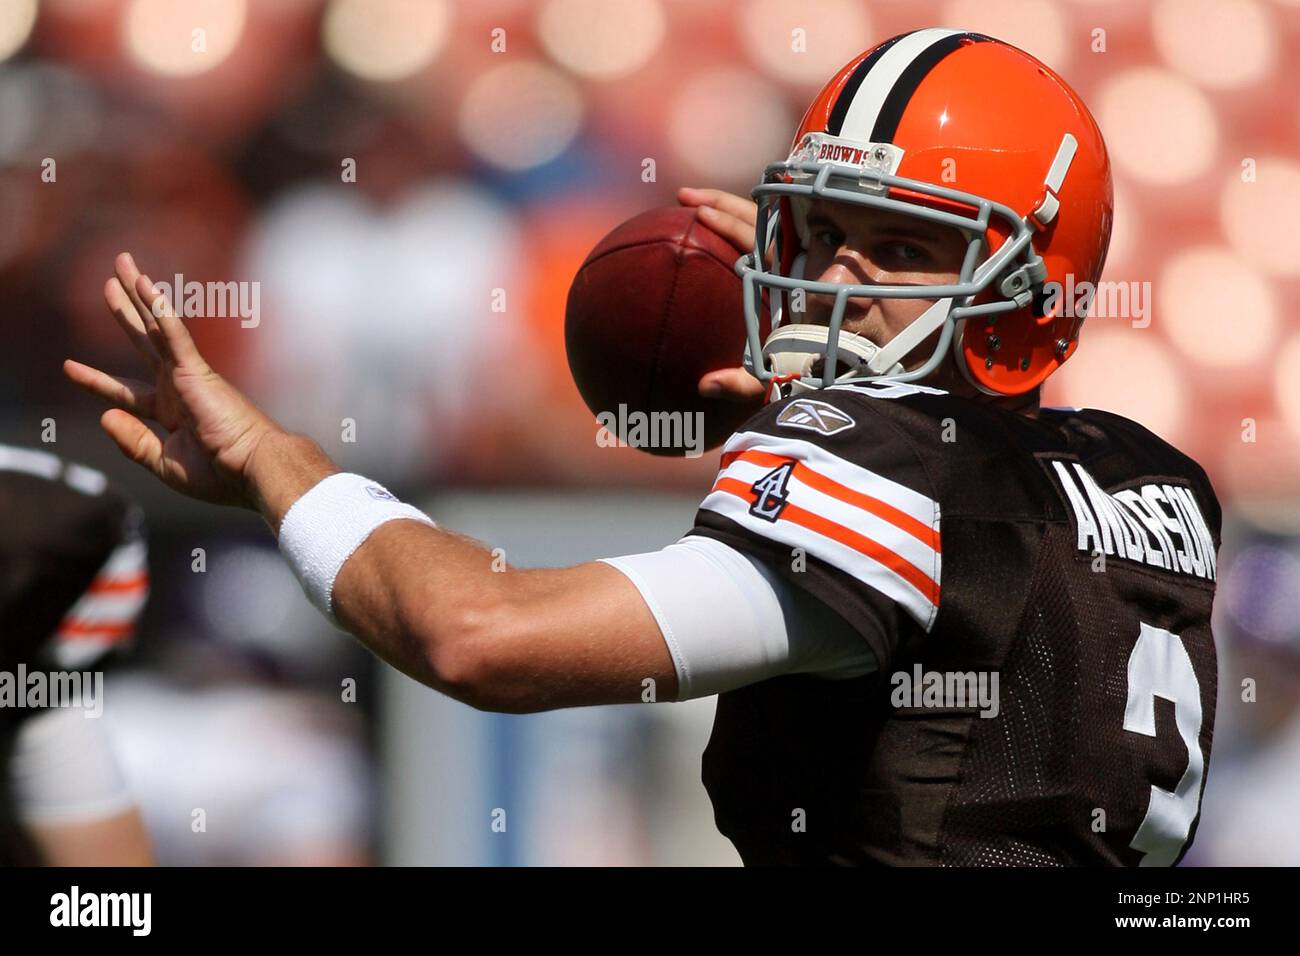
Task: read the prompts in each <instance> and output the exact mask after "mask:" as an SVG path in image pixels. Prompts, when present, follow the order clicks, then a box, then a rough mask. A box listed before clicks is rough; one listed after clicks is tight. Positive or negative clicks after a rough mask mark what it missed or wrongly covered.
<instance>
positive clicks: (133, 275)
mask: <svg viewBox="0 0 1300 956" xmlns="http://www.w3.org/2000/svg"><path fill="white" fill-rule="evenodd" d="M113 271H114V272H115V273H117V281H118V282H120V283H122V288H123V289H125V290H126V294H127V297H128V298H129V299H130V300H131V304H132V305H133V306H134V307H135V311H136V315H137V317H138V318H139V319H140V322H141V324H142V325H143V326H144V327H145V328H146V330H147V329H148V325H149V323H148V321H147V319H148V318H149V307H148V306H147V305H145V303H144V300H143V299H141V298H140V293H139V292H138V291H136V282H137V281H138V280H139V278H140V269H139V267H137V266H136V264H135V257H134V256H132V255H131V253H129V252H122V253H119V254H118V256H117V258H116V259H114V260H113Z"/></svg>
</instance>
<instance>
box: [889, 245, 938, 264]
mask: <svg viewBox="0 0 1300 956" xmlns="http://www.w3.org/2000/svg"><path fill="white" fill-rule="evenodd" d="M878 249H879V252H880V257H881V261H882V262H884V263H888V264H899V263H902V264H905V265H916V264H919V263H924V262H926V261H928V260H929V258H930V254H929V252H927V251H926V250H925V248H924V247H922V246H918V245H916V244H915V243H911V242H903V241H892V242H884V243H881V245H880V246H879V247H878Z"/></svg>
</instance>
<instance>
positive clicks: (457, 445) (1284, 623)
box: [0, 0, 1300, 864]
mask: <svg viewBox="0 0 1300 956" xmlns="http://www.w3.org/2000/svg"><path fill="white" fill-rule="evenodd" d="M921 26H957V27H962V28H965V29H972V30H976V31H980V32H984V33H989V34H992V35H994V36H997V37H1000V38H1002V39H1005V40H1007V41H1009V42H1011V43H1014V44H1016V45H1019V46H1021V47H1023V48H1024V49H1026V50H1028V51H1029V52H1031V53H1033V54H1034V55H1036V56H1038V57H1039V58H1040V59H1042V60H1044V61H1045V62H1046V63H1048V64H1049V65H1051V66H1052V67H1053V68H1055V69H1056V70H1057V71H1059V72H1060V73H1061V74H1063V75H1064V76H1065V77H1066V78H1067V79H1068V80H1069V81H1070V82H1071V84H1072V85H1074V86H1075V87H1076V88H1077V89H1078V90H1079V92H1080V93H1081V94H1082V96H1083V98H1084V99H1085V101H1086V102H1088V103H1089V104H1090V105H1091V107H1092V109H1093V111H1094V113H1095V115H1096V116H1097V118H1098V121H1099V123H1100V125H1101V127H1102V130H1103V133H1104V134H1105V136H1106V138H1107V142H1108V145H1109V148H1110V151H1111V157H1112V162H1113V165H1114V174H1115V188H1116V216H1115V237H1114V241H1113V243H1112V246H1111V253H1110V258H1109V260H1108V264H1107V270H1106V276H1105V278H1107V279H1110V280H1115V281H1127V282H1149V283H1150V289H1151V306H1152V308H1151V312H1150V316H1149V318H1150V321H1149V323H1136V322H1134V321H1132V320H1130V319H1115V318H1111V319H1098V320H1095V321H1093V322H1090V323H1089V324H1087V325H1085V327H1084V331H1083V336H1082V348H1081V349H1080V350H1079V352H1078V354H1077V356H1076V357H1074V358H1073V359H1072V360H1071V361H1070V363H1069V364H1067V365H1066V366H1065V367H1064V369H1063V370H1062V371H1061V373H1059V374H1058V375H1057V376H1055V377H1054V378H1053V379H1052V380H1051V382H1050V384H1049V387H1048V388H1047V395H1046V403H1047V404H1057V405H1080V406H1098V407H1104V408H1108V409H1111V410H1113V411H1117V412H1119V413H1121V414H1125V415H1128V416H1130V417H1132V418H1134V419H1136V420H1138V421H1140V422H1142V423H1143V424H1145V425H1147V426H1148V427H1149V428H1151V429H1152V430H1154V431H1155V432H1157V433H1158V434H1160V435H1161V436H1163V437H1164V438H1166V439H1168V440H1169V441H1171V442H1173V443H1174V444H1175V445H1177V446H1178V447H1180V448H1182V449H1183V450H1185V451H1187V452H1188V453H1189V454H1191V455H1192V456H1193V457H1195V458H1197V459H1198V460H1199V461H1200V462H1202V463H1203V464H1204V466H1205V467H1206V469H1207V471H1208V472H1209V473H1210V475H1211V478H1212V479H1213V481H1214V483H1215V485H1216V487H1217V489H1218V491H1219V494H1220V497H1221V499H1222V501H1223V503H1224V506H1225V512H1226V520H1225V532H1224V548H1223V554H1222V556H1221V559H1220V568H1221V577H1220V592H1219V598H1218V601H1217V605H1216V615H1217V617H1216V634H1217V635H1218V638H1219V641H1220V668H1221V678H1220V690H1221V694H1220V705H1219V715H1218V724H1217V729H1216V735H1215V736H1216V739H1215V747H1214V754H1213V760H1212V763H1211V772H1210V783H1209V791H1208V793H1207V796H1206V802H1205V809H1204V814H1203V821H1202V828H1201V833H1200V836H1199V838H1198V841H1197V843H1196V845H1195V847H1194V849H1193V851H1192V854H1191V856H1190V857H1189V862H1196V863H1223V864H1237V863H1290V864H1296V863H1300V816H1297V814H1296V813H1295V811H1294V806H1295V802H1294V800H1295V798H1294V795H1295V793H1296V792H1297V790H1300V539H1298V538H1297V537H1296V535H1297V534H1300V501H1298V500H1297V490H1298V489H1300V315H1298V313H1297V309H1296V305H1297V293H1298V292H1300V242H1297V240H1296V238H1295V224H1296V222H1298V221H1300V160H1298V159H1297V155H1300V150H1298V149H1297V147H1298V146H1300V98H1298V97H1297V92H1296V91H1297V89H1300V3H1297V2H1296V0H1153V2H1144V0H1137V2H1135V0H944V2H937V0H869V2H868V0H806V2H801V3H790V2H787V0H3V2H0V304H2V305H0V307H2V308H3V317H4V321H3V323H0V399H2V400H0V441H4V442H8V443H13V444H19V445H28V446H37V445H39V444H40V443H41V441H42V435H43V432H45V433H46V437H48V425H49V422H50V421H52V422H53V423H54V424H55V426H56V429H57V441H56V443H55V444H54V445H53V446H51V450H54V451H57V452H58V453H59V454H61V455H63V456H65V457H67V458H71V459H73V460H77V461H82V462H85V463H87V464H91V465H94V466H96V467H100V468H103V469H105V470H106V471H107V472H108V474H109V475H110V477H111V478H112V479H113V480H114V481H116V482H119V483H120V484H122V485H123V486H124V487H125V488H126V489H127V491H128V492H129V493H130V494H132V495H133V496H134V497H135V498H136V500H137V501H138V502H140V504H141V505H142V506H143V507H144V510H145V513H146V515H147V519H148V525H149V544H150V555H151V557H150V566H151V574H152V597H151V600H150V603H149V606H148V609H147V610H146V612H145V615H144V618H143V620H142V622H141V625H140V628H139V632H138V636H137V641H136V646H135V650H134V653H133V654H132V656H131V658H130V659H129V661H127V662H126V663H125V666H124V667H122V668H120V669H119V670H118V671H117V672H116V673H115V674H113V675H112V676H111V678H110V683H109V685H108V702H107V710H108V720H109V721H110V727H111V729H112V732H113V734H114V737H115V739H117V740H118V742H119V745H120V748H121V751H122V755H123V759H124V761H125V763H126V765H127V769H128V772H129V774H130V776H131V779H132V782H133V784H134V785H135V787H136V788H137V791H138V793H139V794H140V799H141V802H142V806H143V808H144V811H145V814H146V819H147V821H148V824H149V827H150V829H151V832H152V834H153V836H154V839H155V841H156V843H157V848H158V852H159V856H160V858H161V860H162V861H163V862H166V863H199V862H226V863H506V864H512V863H520V864H525V863H560V864H563V863H584V862H585V863H611V864H622V863H627V864H635V863H729V862H735V861H736V859H737V858H736V856H735V854H734V852H733V851H732V850H731V848H730V846H729V844H727V843H726V841H725V840H723V839H722V838H721V837H720V836H718V835H717V834H716V833H715V832H714V831H713V830H712V825H711V819H710V811H709V807H708V801H707V798H706V796H705V794H704V791H703V788H702V787H701V786H700V784H699V782H698V769H699V754H700V751H701V749H702V747H703V744H704V741H705V739H706V738H707V734H708V729H709V723H710V720H711V714H712V704H711V702H709V701H699V702H694V703H691V704H687V705H679V706H675V707H669V708H635V707H632V708H601V709H596V710H586V711H576V712H571V713H562V714H549V715H543V716H538V717H522V718H521V717H506V716H498V715H486V714H479V713H477V712H475V711H472V710H470V709H468V708H465V707H463V706H462V705H459V704H456V703H455V702H452V701H450V700H446V699H442V698H439V697H437V695H435V694H433V693H431V692H429V691H426V690H423V689H421V688H418V687H416V686H414V685H412V684H410V682H408V681H406V680H405V679H404V678H402V677H400V676H398V675H396V674H394V673H393V672H391V671H389V670H388V669H387V668H385V667H383V666H382V665H376V664H375V663H374V662H373V661H371V660H370V658H369V657H368V655H366V654H365V653H363V652H362V651H360V650H358V649H357V648H356V647H355V646H354V645H353V644H352V643H351V641H350V639H348V638H347V637H346V636H345V635H341V634H338V633H336V632H334V631H332V629H331V628H330V627H329V626H328V625H327V624H325V623H324V622H323V621H322V620H321V619H320V618H319V617H318V616H317V615H316V614H315V612H314V611H313V610H312V609H311V608H310V606H309V605H308V604H307V602H306V601H305V600H304V599H303V598H302V596H301V593H300V591H299V590H298V588H297V585H296V583H295V582H294V580H293V578H292V576H291V575H290V573H289V572H288V571H287V569H285V567H284V566H283V564H282V563H281V562H280V560H279V558H278V555H277V553H276V551H275V549H274V543H273V542H272V540H271V538H270V536H269V535H268V534H266V532H265V530H264V529H262V528H261V527H260V526H259V524H258V523H257V521H256V520H254V519H252V518H251V517H248V516H245V515H242V514H236V513H233V512H229V511H227V510H220V509H216V508H211V507H206V506H200V505H195V504H193V503H191V502H187V501H183V500H182V499H180V498H179V497H176V496H172V495H169V494H168V493H166V492H165V491H163V490H162V489H161V488H160V487H159V486H157V485H156V484H154V483H152V482H151V481H147V480H144V477H143V476H140V475H136V474H134V473H133V472H132V471H131V470H130V468H129V466H128V465H127V464H126V463H125V462H123V461H122V460H121V459H120V458H118V457H117V455H116V452H115V450H114V449H112V448H111V446H110V443H109V442H108V440H107V439H106V438H105V437H104V436H103V435H102V434H100V433H99V432H98V429H97V425H96V420H97V417H98V409H97V408H96V407H95V405H94V403H93V402H92V401H90V400H89V399H87V398H85V397H84V396H81V395H79V394H77V393H75V392H74V390H73V389H72V388H71V387H70V386H69V385H68V384H66V382H65V381H64V380H63V379H62V377H61V375H60V373H59V363H60V362H61V360H62V359H63V358H64V357H67V356H72V357H76V358H78V359H80V360H83V361H86V362H89V363H91V364H93V365H97V366H99V367H104V368H110V369H115V370H119V371H123V372H127V373H129V374H134V373H135V372H137V371H138V370H137V369H136V365H135V355H134V353H133V352H132V351H131V350H130V347H129V346H128V345H127V344H126V342H125V340H124V339H123V337H122V336H121V334H120V333H119V331H118V329H117V327H116V325H115V324H114V323H113V322H112V321H111V319H110V318H109V317H108V315H107V313H106V311H105V309H104V307H103V304H102V299H101V289H102V286H103V280H104V279H105V278H107V277H108V275H109V274H110V271H111V263H112V257H113V255H114V254H115V253H116V252H118V251H121V250H124V249H129V250H131V251H132V252H133V253H134V255H135V257H136V260H137V261H138V262H139V263H140V264H141V267H142V268H143V269H144V270H145V271H146V272H148V273H149V274H150V275H151V276H152V277H153V278H155V279H157V280H160V281H168V282H170V281H172V277H173V276H174V275H175V274H177V273H180V274H183V275H184V277H185V280H186V281H199V282H208V281H218V282H226V281H231V280H234V281H238V282H255V283H258V284H259V289H260V295H261V298H260V315H259V318H258V321H257V322H256V324H252V323H250V322H248V321H247V320H245V321H241V320H240V319H239V318H237V317H226V318H221V317H207V318H200V319H197V320H195V321H194V322H193V323H192V327H193V328H194V332H195V336H196V338H197V339H198V340H199V344H200V346H201V347H202V348H203V349H204V351H205V352H206V353H207V355H208V358H209V360H210V361H211V362H212V364H213V365H215V366H216V367H217V368H218V369H219V370H220V371H221V372H222V373H223V374H226V375H227V376H228V377H230V378H231V379H233V380H234V381H235V382H236V383H237V384H238V385H239V386H240V387H241V388H243V389H245V390H246V391H248V392H249V393H251V394H252V395H253V396H254V397H255V398H256V399H257V400H258V401H260V402H261V403H262V404H263V405H264V407H266V408H267V409H268V410H269V411H270V412H271V413H272V414H274V415H276V416H277V417H279V418H280V419H281V420H282V421H284V422H285V423H286V424H287V425H288V426H289V427H292V428H295V429H299V430H302V431H306V432H309V433H310V434H311V435H312V436H313V437H315V438H316V439H317V440H319V441H321V443H322V444H323V445H324V447H325V448H326V450H327V451H329V452H330V453H331V454H332V455H333V456H335V458H336V460H338V461H340V462H341V463H342V464H343V465H344V467H345V468H347V469H349V470H353V471H358V472H362V473H366V474H369V475H371V476H373V477H375V478H376V479H378V480H381V481H383V482H385V483H386V484H387V485H388V486H389V487H390V488H392V489H393V490H394V491H395V492H396V493H398V494H400V495H402V496H403V497H406V498H407V499H408V500H412V501H416V502H419V503H420V504H421V505H423V506H425V507H426V508H427V509H428V510H429V512H430V513H431V514H432V515H433V516H434V517H435V519H437V520H439V521H441V522H444V523H445V524H447V525H449V526H451V527H454V528H456V529H458V530H464V531H466V532H467V533H470V534H474V535H476V536H481V537H483V538H484V539H485V540H487V541H489V542H491V543H492V544H496V545H500V546H502V547H504V548H505V549H506V556H507V558H508V559H509V560H510V561H511V562H512V563H516V564H522V565H525V566H526V565H530V564H532V565H537V564H556V563H563V562H572V561H580V560H584V559H588V558H592V557H597V556H600V555H603V554H613V553H628V552H633V551H640V550H650V549H653V548H657V547H659V546H661V545H663V544H665V543H667V542H669V541H671V540H675V539H676V537H678V536H679V535H680V534H681V533H682V532H684V531H685V530H687V529H688V528H689V527H690V523H691V517H692V515H693V512H694V507H695V504H696V503H697V502H698V500H699V498H700V497H701V496H702V494H703V492H704V491H705V489H706V488H707V486H708V482H709V480H710V478H711V475H712V470H713V468H714V467H716V457H715V456H712V455H705V456H704V458H703V459H701V460H698V461H669V460H662V459H654V458H651V457H649V456H646V455H643V454H642V453H639V452H636V451H633V450H629V449H610V448H602V447H598V445H597V443H596V441H595V435H596V428H595V424H594V423H593V421H592V419H591V416H590V414H589V413H588V412H587V411H586V410H585V408H584V406H583V405H582V403H581V400H580V399H579V398H578V396H577V393H576V391H575V390H574V388H573V385H572V383H571V381H570V379H569V375H568V370H567V367H566V363H565V358H564V351H563V310H564V299H565V294H566V292H567V288H568V283H569V281H570V279H571V278H572V276H573V274H574V273H575V271H576V269H577V267H578V264H579V263H580V262H581V260H582V258H583V257H584V256H585V254H586V252H587V251H588V250H589V249H590V248H591V246H592V245H594V243H595V242H596V240H597V239H598V238H599V237H600V236H601V235H603V234H604V233H605V232H607V231H608V230H609V229H610V228H612V227H613V226H614V225H615V224H616V223H617V222H619V221H621V220H622V219H624V218H626V217H628V216H630V215H632V214H634V213H636V212H639V211H642V210H644V209H648V208H650V207H652V206H656V205H664V204H669V203H671V202H672V201H673V194H674V191H675V190H676V188H677V187H678V186H681V185H699V186H715V187H720V188H724V189H729V190H732V191H735V192H741V193H744V192H747V191H748V189H749V188H750V187H751V186H752V185H753V184H754V182H755V181H756V180H757V178H758V176H759V174H760V172H761V170H762V167H763V165H764V164H765V163H767V162H770V161H773V160H776V159H779V158H783V157H784V155H785V153H786V152H787V150H788V146H789V140H790V137H791V135H792V134H793V131H794V129H795V126H796V125H797V122H798V119H799V117H800V116H801V114H802V111H803V109H804V108H805V106H806V104H807V101H808V100H809V99H810V98H811V96H812V95H813V94H814V93H815V92H816V90H817V89H818V88H819V87H820V86H821V84H822V83H823V82H825V80H826V79H827V78H828V77H829V76H830V74H831V73H832V72H834V71H835V70H836V69H837V68H838V67H839V66H840V65H842V63H844V62H846V61H847V60H848V59H849V58H851V57H852V56H853V55H854V54H856V53H857V52H858V51H860V50H862V49H865V48H867V47H869V46H871V45H872V44H874V43H875V42H877V41H879V40H881V39H884V38H886V37H888V36H891V35H893V34H895V33H899V32H903V31H905V30H909V29H914V28H917V27H921ZM196 30H198V31H200V32H199V33H197V34H196V33H195V31H196ZM800 30H801V31H803V34H802V35H803V37H804V38H805V39H804V43H803V49H797V47H798V46H799V44H798V43H795V42H792V38H793V37H794V36H795V33H794V32H793V31H800ZM51 161H52V162H51ZM346 161H354V163H355V181H354V182H353V181H348V180H349V179H350V177H349V176H348V175H347V170H346V169H345V162H346ZM51 171H52V172H51ZM51 180H52V181H51ZM635 291H636V290H634V289H631V290H629V294H635ZM345 421H346V422H351V423H352V428H351V429H350V430H349V429H345V427H344V423H345ZM195 549H203V550H202V554H203V558H204V561H203V567H202V570H196V564H195ZM1243 680H1250V681H1253V682H1254V684H1253V685H1248V688H1249V689H1250V690H1253V691H1254V700H1253V701H1252V702H1243V700H1242V697H1243V684H1242V682H1243ZM347 681H354V682H355V688H356V693H355V700H352V699H345V698H346V697H347V695H346V694H345V693H344V692H343V691H342V690H341V688H342V687H343V686H344V685H345V683H346V682H347ZM1247 696H1249V695H1247ZM1293 782H1294V783H1295V784H1297V786H1292V785H1291V784H1292V783H1293ZM195 807H203V808H205V809H206V812H207V820H208V825H207V830H206V832H203V833H195V832H193V829H192V826H191V819H192V818H191V810H192V808H195ZM498 810H504V811H505V818H506V819H507V820H508V824H507V825H506V827H505V830H504V832H499V831H500V827H499V826H498V827H494V826H493V822H494V819H497V816H499V815H496V811H498Z"/></svg>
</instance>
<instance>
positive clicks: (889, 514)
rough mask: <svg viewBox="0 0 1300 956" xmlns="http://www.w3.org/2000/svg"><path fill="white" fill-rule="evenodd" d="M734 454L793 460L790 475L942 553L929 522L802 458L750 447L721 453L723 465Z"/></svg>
mask: <svg viewBox="0 0 1300 956" xmlns="http://www.w3.org/2000/svg"><path fill="white" fill-rule="evenodd" d="M737 458H740V459H743V460H745V461H748V462H752V463H753V464H755V465H761V466H763V467H765V468H780V467H781V466H782V465H784V464H787V463H788V462H794V469H793V471H792V475H793V477H795V478H798V479H799V480H800V481H801V482H803V483H804V484H805V485H807V486H808V487H810V488H816V489H817V490H818V491H820V492H821V493H822V494H824V495H829V496H830V497H832V498H838V499H839V500H840V501H843V502H844V503H845V504H848V505H853V506H854V507H855V508H861V509H862V510H863V511H869V512H870V513H871V514H873V515H875V516H876V517H878V518H881V519H883V520H884V521H888V522H889V523H890V524H892V525H894V526H895V527H896V528H898V529H899V530H900V531H905V532H907V533H908V534H910V535H911V536H912V537H913V538H916V539H917V540H918V541H920V542H921V543H922V544H924V545H926V546H927V547H929V548H933V549H934V550H935V551H936V552H938V553H942V551H941V549H940V547H939V533H938V532H937V531H935V530H934V528H932V527H930V526H929V525H927V524H925V523H923V522H921V521H918V520H917V519H916V518H914V517H912V516H911V515H910V514H908V513H907V512H905V511H900V510H899V509H897V508H895V507H894V506H893V505H891V504H889V503H888V502H885V501H881V500H880V499H879V498H873V497H871V495H865V494H863V493H862V492H860V491H854V490H853V489H852V488H849V487H847V486H845V485H842V484H840V483H839V482H838V481H835V480H834V479H833V478H827V477H826V476H825V475H823V474H822V473H821V472H818V471H813V470H812V469H811V468H809V467H808V466H807V465H805V464H804V463H803V462H801V461H798V460H797V459H794V458H785V457H783V456H781V455H773V454H772V453H771V452H766V451H756V450H754V449H751V450H749V451H743V452H731V453H730V454H727V455H723V456H722V467H723V468H726V467H727V466H728V465H729V464H731V463H732V462H733V461H735V460H736V459H737Z"/></svg>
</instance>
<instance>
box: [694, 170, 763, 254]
mask: <svg viewBox="0 0 1300 956" xmlns="http://www.w3.org/2000/svg"><path fill="white" fill-rule="evenodd" d="M677 201H678V202H679V203H680V204H681V205H683V206H689V207H693V208H695V209H696V210H698V215H699V217H700V221H701V222H702V223H704V224H705V225H706V226H708V227H709V228H710V229H712V230H713V231H714V232H716V233H717V234H718V235H720V236H721V237H722V238H723V239H726V240H727V241H728V242H730V243H731V244H732V245H733V246H735V247H736V249H737V250H739V251H740V252H741V253H742V254H743V253H746V252H753V251H754V224H755V223H756V222H757V221H758V204H757V203H755V202H754V201H753V200H752V199H746V198H745V197H744V196H737V195H736V194H735V193H726V192H723V191H722V190H721V189H696V188H694V187H691V186H683V187H682V188H681V189H679V190H677Z"/></svg>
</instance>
